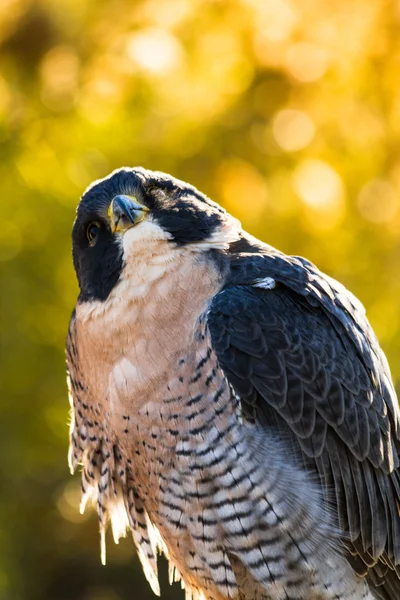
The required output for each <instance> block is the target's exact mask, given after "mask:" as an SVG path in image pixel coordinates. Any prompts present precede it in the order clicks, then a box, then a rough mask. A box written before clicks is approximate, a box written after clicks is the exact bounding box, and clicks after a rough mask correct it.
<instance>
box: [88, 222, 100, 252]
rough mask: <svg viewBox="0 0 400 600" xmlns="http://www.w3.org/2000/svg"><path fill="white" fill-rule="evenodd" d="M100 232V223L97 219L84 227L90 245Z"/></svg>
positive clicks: (93, 243)
mask: <svg viewBox="0 0 400 600" xmlns="http://www.w3.org/2000/svg"><path fill="white" fill-rule="evenodd" d="M99 232H100V223H99V222H98V221H92V222H91V223H89V225H88V226H87V227H86V237H87V239H88V240H89V244H90V246H94V245H95V243H96V240H97V236H98V235H99Z"/></svg>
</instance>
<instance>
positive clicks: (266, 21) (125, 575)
mask: <svg viewBox="0 0 400 600" xmlns="http://www.w3.org/2000/svg"><path fill="white" fill-rule="evenodd" d="M0 53H1V56H0V205H1V225H0V273H1V275H0V277H1V282H0V293H1V296H0V302H1V312H0V316H1V349H0V352H1V372H0V382H1V387H2V393H1V399H0V455H1V460H0V598H1V600H3V599H4V600H128V599H131V598H135V599H138V600H150V599H151V598H153V595H152V592H151V591H150V588H149V587H148V585H147V583H146V581H145V579H144V577H143V575H142V573H141V568H140V566H139V564H138V561H137V559H136V557H135V554H134V550H133V543H132V541H131V540H130V539H129V538H128V539H126V540H124V541H121V543H120V545H119V546H117V547H115V546H114V545H113V543H112V541H111V540H109V543H108V565H107V567H102V566H101V565H100V557H99V540H98V527H97V518H96V516H95V515H94V513H93V512H90V511H89V512H88V513H87V514H85V515H84V516H81V515H80V514H79V513H78V501H79V476H76V477H74V478H72V477H71V476H70V475H69V473H68V469H67V462H66V455H67V444H68V427H67V424H68V401H67V394H66V385H65V366H64V339H65V335H66V331H67V326H68V320H69V316H70V313H71V310H72V308H73V305H74V302H75V298H76V295H77V286H76V281H75V277H74V273H73V270H72V264H71V246H70V231H71V226H72V222H73V219H74V213H75V207H76V204H77V202H78V200H79V197H80V195H81V194H82V192H83V190H84V189H85V187H86V186H87V185H88V184H89V183H90V182H91V181H92V180H94V179H96V178H99V177H103V176H105V175H107V174H108V173H109V172H110V171H111V170H112V169H115V168H117V167H120V166H122V165H130V166H134V165H139V164H140V165H143V166H145V167H148V168H151V169H158V170H164V171H167V172H171V173H172V174H174V175H175V176H177V177H179V178H181V179H185V180H188V181H190V182H191V183H193V184H194V185H196V186H198V187H199V188H200V189H201V190H202V191H204V192H206V193H207V194H208V195H209V196H211V197H212V198H213V199H214V200H216V201H218V202H221V203H222V204H223V205H224V206H225V207H226V208H227V209H228V210H229V211H231V212H232V213H233V214H235V215H236V216H237V217H239V218H240V219H241V220H242V223H243V225H244V227H245V228H246V229H248V230H249V231H250V232H251V233H253V234H254V235H256V236H258V237H260V238H262V239H264V240H266V241H267V242H269V243H270V244H272V245H275V246H277V247H279V248H280V249H282V250H283V251H285V252H287V253H293V254H301V255H304V256H306V257H308V258H309V259H311V260H312V261H314V262H315V263H317V264H318V266H319V267H320V268H322V269H323V270H325V271H326V272H328V273H329V274H330V275H332V276H333V277H336V278H337V279H339V280H341V281H342V282H343V283H344V284H345V285H347V286H348V287H349V288H350V289H351V290H352V291H353V292H354V293H356V294H357V295H358V296H359V297H360V299H361V300H362V301H363V303H364V304H365V305H366V307H367V310H368V314H369V317H370V320H371V322H372V324H373V326H374V328H375V330H376V332H377V334H378V336H379V339H380V341H381V343H382V346H383V348H384V350H385V351H386V353H387V355H388V357H389V361H390V364H391V367H392V372H393V378H394V380H395V382H396V383H398V382H399V380H400V335H399V333H400V332H399V329H400V321H399V300H398V298H399V291H400V277H399V274H400V273H399V264H400V245H399V241H400V85H399V83H400V3H399V2H398V1H395V0H352V1H351V2H349V0H324V1H323V2H322V1H321V0H221V1H218V0H214V1H211V0H143V1H142V0H137V1H133V0H57V1H55V0H1V1H0ZM399 387H400V386H399V385H397V388H398V389H399ZM162 573H163V576H162V598H164V599H165V600H178V599H180V598H182V592H181V591H180V588H179V586H177V585H175V586H173V587H171V588H170V587H169V586H168V584H167V582H166V577H165V574H164V566H163V569H162Z"/></svg>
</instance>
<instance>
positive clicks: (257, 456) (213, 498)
mask: <svg viewBox="0 0 400 600" xmlns="http://www.w3.org/2000/svg"><path fill="white" fill-rule="evenodd" d="M166 264H167V261H166ZM188 282H190V285H188ZM220 287H221V281H220V275H219V273H218V272H217V271H216V270H215V271H213V270H212V269H210V265H209V264H206V263H205V262H204V261H201V260H198V259H197V258H194V259H193V261H191V262H190V261H187V260H186V259H185V260H184V259H183V258H182V261H181V264H180V267H179V268H178V269H176V265H175V270H174V271H173V272H170V271H168V268H165V269H164V271H163V275H162V276H161V277H157V276H155V278H154V280H153V281H152V282H151V284H149V288H148V289H146V290H142V292H141V293H142V296H141V297H137V296H136V297H135V295H134V294H127V293H126V290H125V291H124V294H118V290H116V293H115V294H114V296H113V297H112V298H111V299H110V302H109V303H108V305H107V306H104V305H100V306H86V305H78V307H77V311H76V316H75V318H74V319H73V320H72V322H71V328H70V334H69V344H68V348H69V352H68V365H69V372H70V385H71V387H72V389H73V396H74V404H73V406H72V414H73V416H72V424H71V445H70V464H71V468H72V469H74V468H75V466H76V465H77V464H78V463H82V465H83V471H82V490H83V497H82V508H84V505H85V503H86V501H87V500H88V499H89V498H92V499H93V500H95V501H96V502H97V507H98V512H99V519H100V530H101V537H102V555H103V560H104V558H105V548H104V534H105V528H106V526H107V523H108V522H109V521H111V524H112V528H113V532H114V537H115V539H116V540H118V538H119V537H120V536H121V535H124V534H125V532H126V529H127V528H130V529H131V531H132V534H133V538H134V541H135V544H136V548H137V551H138V555H139V557H140V560H141V562H142V565H143V569H144V572H145V575H146V577H147V578H148V580H149V582H150V584H151V586H152V588H153V590H154V592H155V593H156V594H159V586H158V576H157V564H156V553H157V549H160V550H161V551H163V552H164V553H165V554H166V555H167V557H168V558H169V560H170V576H171V579H174V578H175V579H181V580H182V584H183V586H184V587H185V589H186V594H187V598H188V599H189V598H193V599H194V600H205V599H207V600H226V599H228V598H241V599H244V600H283V599H285V600H295V599H298V600H299V599H302V598H307V599H309V600H324V599H331V598H339V599H340V598H343V599H345V598H346V599H347V600H358V599H362V598H369V597H370V596H369V595H368V591H367V589H366V587H365V585H364V584H363V583H360V582H357V581H356V580H355V579H354V578H353V576H352V573H351V571H350V567H349V566H348V565H347V562H346V561H345V560H344V559H343V558H342V556H341V555H340V553H339V552H338V551H337V548H336V547H335V546H334V544H332V539H333V540H334V539H335V536H334V535H333V527H332V525H331V520H330V517H329V515H328V514H327V513H326V511H325V510H324V508H323V503H322V498H321V496H320V492H319V490H318V488H317V486H316V485H314V483H313V482H311V481H309V479H308V478H307V476H306V474H305V473H304V472H303V471H302V470H301V469H299V468H297V467H296V465H295V464H292V463H291V461H290V460H289V458H288V454H287V453H286V451H285V448H284V447H283V446H282V444H281V442H279V441H278V440H276V439H274V437H273V436H272V435H269V434H268V433H267V432H266V431H259V430H258V429H257V428H256V427H255V426H252V425H251V424H247V423H243V422H242V418H241V411H240V402H239V400H238V398H237V397H236V396H235V394H234V393H233V391H232V389H231V388H230V386H229V383H228V382H227V380H226V378H225V376H224V374H223V372H222V371H221V369H220V368H219V366H218V363H217V360H216V356H215V354H214V353H213V351H212V346H211V340H210V338H209V335H208V332H207V327H206V317H205V315H206V310H207V305H208V301H209V299H210V298H211V297H212V296H213V295H214V294H215V293H217V292H218V291H219V289H220ZM187 290H190V292H188V291H187ZM122 297H124V298H126V297H128V298H130V300H129V302H128V303H127V304H123V303H122V300H121V298H122ZM105 304H107V303H105ZM328 540H329V541H328ZM338 573H339V574H340V575H339V576H338ZM333 575H334V576H333Z"/></svg>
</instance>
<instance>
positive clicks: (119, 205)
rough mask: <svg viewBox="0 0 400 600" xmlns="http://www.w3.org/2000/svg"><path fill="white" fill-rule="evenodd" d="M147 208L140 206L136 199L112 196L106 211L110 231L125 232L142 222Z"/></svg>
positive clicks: (121, 195)
mask: <svg viewBox="0 0 400 600" xmlns="http://www.w3.org/2000/svg"><path fill="white" fill-rule="evenodd" d="M146 212H148V208H147V207H145V206H143V205H142V204H140V203H139V202H138V201H137V200H136V198H134V197H132V196H126V195H124V194H118V195H117V196H114V198H113V199H112V201H111V204H110V207H109V209H108V215H109V218H110V222H111V230H112V231H113V233H115V232H116V231H126V230H127V229H129V228H130V227H133V225H136V223H139V222H140V221H142V220H143V218H144V215H145V213H146Z"/></svg>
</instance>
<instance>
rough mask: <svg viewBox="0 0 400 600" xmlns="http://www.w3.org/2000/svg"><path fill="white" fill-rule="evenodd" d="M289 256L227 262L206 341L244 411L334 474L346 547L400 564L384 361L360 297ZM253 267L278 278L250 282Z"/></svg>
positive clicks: (390, 395) (394, 422)
mask: <svg viewBox="0 0 400 600" xmlns="http://www.w3.org/2000/svg"><path fill="white" fill-rule="evenodd" d="M292 261H296V264H295V266H293V263H292V264H291V263H290V260H289V257H281V256H278V257H274V258H273V260H272V259H271V260H270V261H269V263H268V269H267V270H265V264H264V270H262V269H261V267H260V265H259V262H258V260H255V258H254V256H252V257H251V261H250V262H251V265H250V266H247V269H246V268H245V269H242V270H241V276H240V277H239V273H238V271H237V272H236V273H235V270H234V268H235V265H234V267H233V277H232V286H231V287H227V288H225V289H224V290H223V291H222V292H220V293H219V294H218V295H217V296H215V297H214V299H213V301H212V303H211V305H210V308H209V311H208V327H209V330H210V334H211V339H212V343H213V346H214V350H215V351H216V353H217V356H218V360H219V362H220V365H221V367H222V368H223V369H224V371H225V373H226V375H227V377H228V379H229V381H230V383H231V385H232V386H233V387H234V389H235V390H236V391H237V393H238V394H239V395H240V397H241V399H242V406H243V410H244V413H245V415H246V416H247V417H248V418H249V419H252V420H256V421H259V422H260V423H262V424H263V425H267V426H268V425H269V426H276V425H278V426H279V427H281V428H283V429H286V430H288V429H289V430H290V431H291V432H292V437H293V436H294V439H296V440H297V443H298V446H299V448H300V449H301V452H302V453H303V455H305V457H306V458H305V460H306V461H308V462H307V464H311V465H312V466H313V468H314V469H315V470H317V471H318V473H319V475H320V477H321V481H322V482H323V484H326V486H327V487H328V488H329V486H332V485H333V486H334V489H335V492H336V502H335V503H334V504H336V509H337V511H338V518H339V521H340V524H341V526H342V527H343V528H344V530H345V532H347V533H348V535H349V538H350V540H351V541H350V542H348V544H349V548H350V552H351V553H352V554H353V555H354V556H355V557H356V556H358V557H359V558H358V559H357V560H359V559H362V560H361V563H362V564H366V565H368V568H372V571H373V572H371V573H370V575H371V577H370V579H371V580H372V579H373V578H374V577H375V578H378V579H379V577H381V576H382V574H383V572H382V573H381V571H380V567H379V565H381V566H382V567H383V566H384V565H383V563H388V564H389V566H390V567H391V568H392V569H393V568H394V567H395V565H399V564H400V518H399V505H400V495H399V488H400V485H399V450H400V445H399V440H398V432H399V411H398V406H397V399H396V395H395V392H394V390H393V387H392V384H391V378H390V372H389V368H388V365H387V361H386V359H385V357H384V355H383V353H382V352H381V350H380V348H379V345H378V342H377V341H376V338H375V336H374V334H373V332H372V330H371V328H370V325H369V323H368V321H367V319H366V317H365V312H364V310H363V308H362V306H361V305H360V304H359V303H358V301H357V300H356V299H355V298H354V297H353V296H352V295H351V294H350V293H347V292H346V290H345V289H344V288H343V287H342V286H340V284H338V283H337V282H334V280H331V279H330V278H328V277H326V276H323V275H322V274H320V275H321V276H320V277H319V276H318V275H319V271H317V270H316V268H315V267H313V265H311V263H308V262H307V261H305V260H304V259H297V258H296V259H292ZM278 263H279V264H278ZM238 264H239V263H238ZM271 264H272V267H273V268H271ZM282 267H283V274H282V271H281V269H282ZM236 268H237V269H238V267H236ZM312 269H314V272H313V273H312V276H310V270H311V271H312ZM261 276H264V277H267V276H268V277H274V278H275V279H276V281H277V286H276V288H275V289H268V290H267V289H259V288H255V287H253V286H252V281H254V280H255V279H256V278H258V279H259V278H260V277H261ZM357 560H355V561H352V564H354V565H356V564H357ZM361 563H360V564H361ZM386 570H387V569H386ZM390 581H391V584H390V585H391V586H393V585H394V583H393V581H395V580H394V579H393V577H391V578H390ZM381 583H382V582H381ZM374 585H375V583H374ZM399 591H400V580H399Z"/></svg>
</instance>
